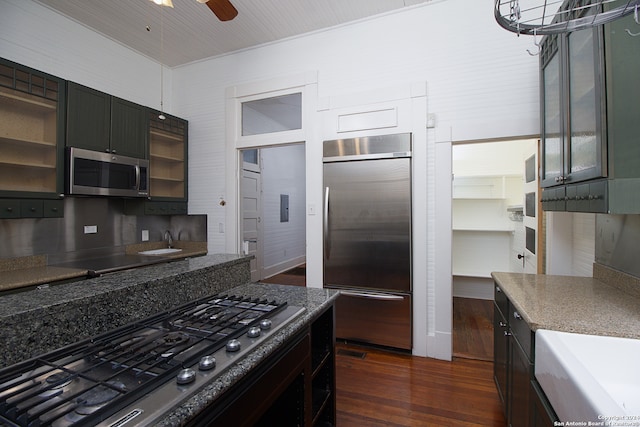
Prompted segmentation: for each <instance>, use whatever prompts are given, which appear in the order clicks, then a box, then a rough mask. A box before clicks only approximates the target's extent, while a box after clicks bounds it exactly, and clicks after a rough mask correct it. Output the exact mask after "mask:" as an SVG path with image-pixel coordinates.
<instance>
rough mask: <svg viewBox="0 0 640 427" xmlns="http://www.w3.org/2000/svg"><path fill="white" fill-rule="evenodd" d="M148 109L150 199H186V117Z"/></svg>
mask: <svg viewBox="0 0 640 427" xmlns="http://www.w3.org/2000/svg"><path fill="white" fill-rule="evenodd" d="M159 115H160V113H159V112H157V111H150V112H149V160H150V165H149V169H150V171H151V183H150V184H149V187H150V188H149V194H150V196H151V198H152V199H156V200H157V199H173V200H186V199H187V174H186V172H187V130H188V123H187V121H186V120H183V119H179V118H177V117H173V116H170V115H168V114H163V116H164V119H160V118H159Z"/></svg>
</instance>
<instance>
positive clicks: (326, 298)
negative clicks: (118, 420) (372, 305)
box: [157, 283, 338, 427]
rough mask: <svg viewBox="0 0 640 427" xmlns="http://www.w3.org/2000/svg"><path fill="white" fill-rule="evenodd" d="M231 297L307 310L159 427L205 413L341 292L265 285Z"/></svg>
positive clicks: (243, 288) (247, 287)
mask: <svg viewBox="0 0 640 427" xmlns="http://www.w3.org/2000/svg"><path fill="white" fill-rule="evenodd" d="M228 293H229V294H233V295H239V296H246V297H251V298H261V299H262V298H267V299H275V300H278V301H287V303H288V304H290V305H295V306H300V307H304V308H305V309H306V310H305V311H304V313H303V314H301V315H300V316H299V317H297V318H296V319H295V320H293V321H292V322H291V323H289V324H287V325H286V326H285V327H284V328H283V329H282V330H280V331H278V332H277V333H276V334H274V335H273V336H271V337H270V338H269V339H267V340H265V341H264V342H263V343H261V344H260V345H259V346H258V347H256V348H255V349H254V350H253V351H251V352H250V353H248V354H247V356H246V357H245V358H243V359H242V360H240V361H238V362H237V363H236V364H234V365H233V366H232V367H231V368H230V369H228V370H227V371H225V372H224V373H223V374H222V375H220V376H219V377H217V378H216V379H215V381H213V382H211V383H209V384H208V385H206V386H205V387H204V388H203V389H202V390H201V391H200V392H198V393H197V394H196V395H194V396H193V397H191V398H190V399H189V400H188V401H186V402H183V403H182V404H180V406H178V407H176V408H175V409H173V410H171V412H169V413H168V414H167V415H166V416H165V417H164V418H163V419H161V420H160V422H159V423H158V424H157V425H158V426H163V427H168V426H178V425H183V424H184V423H185V422H186V421H188V420H189V419H191V418H192V417H194V416H195V415H197V414H198V413H200V412H202V411H203V410H204V409H206V408H207V406H209V405H211V404H212V403H213V402H214V401H215V400H216V399H217V398H218V397H219V396H221V395H222V394H223V393H224V392H226V391H228V390H229V389H230V388H231V387H232V386H233V385H234V384H236V383H237V382H238V381H240V379H242V378H243V377H244V376H245V375H247V374H248V373H249V372H250V371H251V370H252V369H254V368H255V367H256V366H258V364H259V363H260V362H262V361H263V360H265V359H266V358H267V357H269V355H271V354H272V353H273V352H275V351H276V350H277V349H278V348H279V347H280V346H281V345H282V344H283V343H284V342H286V341H287V340H288V339H289V338H291V337H292V336H294V335H295V334H296V333H297V332H299V331H300V330H301V329H302V328H303V327H305V326H306V325H308V324H309V323H311V322H312V321H313V320H314V318H315V317H317V316H318V315H319V314H321V313H322V312H323V311H324V310H325V309H326V308H327V307H329V306H330V305H331V304H333V303H334V301H335V299H336V298H337V297H338V291H335V290H329V289H315V288H306V287H300V286H291V285H274V284H266V283H249V284H245V285H241V286H238V287H236V288H233V289H230V290H229V291H228Z"/></svg>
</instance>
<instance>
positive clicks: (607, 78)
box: [540, 0, 640, 214]
mask: <svg viewBox="0 0 640 427" xmlns="http://www.w3.org/2000/svg"><path fill="white" fill-rule="evenodd" d="M581 1H582V2H588V1H589V0H581ZM621 1H622V0H618V1H616V2H614V3H612V4H610V5H608V6H607V7H617V6H619V5H620V4H622V3H620V2H621ZM579 3H580V2H579ZM567 4H568V2H565V5H567ZM571 6H572V7H574V8H575V7H576V5H575V2H571ZM587 9H588V8H585V10H587ZM632 15H633V14H631V15H628V16H627V17H625V18H622V19H618V20H616V21H613V22H612V23H609V24H606V25H601V26H597V27H595V28H590V29H584V30H580V31H574V32H569V33H566V34H560V35H549V36H546V37H545V39H544V40H543V42H542V50H541V55H540V79H541V109H542V112H541V133H542V138H541V147H540V151H541V158H542V162H541V169H540V182H541V186H542V187H543V194H542V207H543V209H544V210H548V211H554V210H555V211H570V212H596V213H598V212H600V213H620V214H627V213H628V214H633V213H640V168H639V167H638V164H640V121H639V120H637V115H636V114H634V112H635V111H637V109H638V107H639V106H640V88H639V87H638V85H637V84H636V82H635V80H636V78H637V76H638V75H640V43H638V42H637V39H633V37H631V36H630V35H629V34H628V33H627V32H626V31H625V29H628V28H633V27H634V26H636V24H635V21H634V20H633V19H634V18H633V16H632ZM560 189H561V190H560Z"/></svg>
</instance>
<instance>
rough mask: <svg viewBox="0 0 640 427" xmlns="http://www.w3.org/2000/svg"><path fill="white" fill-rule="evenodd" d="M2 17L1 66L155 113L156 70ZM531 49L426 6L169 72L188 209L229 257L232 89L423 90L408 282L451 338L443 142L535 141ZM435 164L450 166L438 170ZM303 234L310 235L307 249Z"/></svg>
mask: <svg viewBox="0 0 640 427" xmlns="http://www.w3.org/2000/svg"><path fill="white" fill-rule="evenodd" d="M141 1H142V0H141ZM0 8H1V10H0V56H3V57H6V58H8V59H11V60H14V61H16V62H20V63H23V64H25V65H29V66H32V67H34V68H37V69H40V70H43V71H47V72H49V73H51V74H54V75H57V76H60V77H63V78H66V79H70V80H74V81H77V82H79V83H83V84H86V85H88V86H92V87H95V88H96V89H100V90H103V91H106V92H109V93H112V94H114V95H116V96H121V97H123V98H127V99H130V100H132V101H134V102H138V103H141V104H144V105H149V106H152V107H156V108H157V107H158V106H159V86H160V76H159V74H160V73H159V65H158V64H157V63H155V62H154V61H150V60H148V59H147V58H145V57H143V56H141V55H137V54H136V53H134V52H132V51H130V50H128V49H126V48H124V47H123V46H121V45H119V44H117V43H114V42H111V41H109V40H107V39H105V38H103V37H101V36H100V35H98V34H96V33H93V32H91V31H89V30H87V29H86V28H84V27H82V26H80V25H78V24H77V23H75V22H72V21H70V20H68V19H65V18H63V17H61V16H59V15H56V14H55V13H53V12H52V11H50V10H49V9H47V8H46V7H43V6H40V5H39V4H36V3H34V2H31V1H23V0H1V2H0ZM532 43H533V41H532V38H530V37H524V36H523V37H516V36H515V35H514V34H512V33H509V32H507V31H505V30H503V29H501V28H500V27H499V26H498V25H497V24H496V23H495V22H494V19H493V1H492V0H474V1H465V0H446V1H437V0H435V1H432V2H429V3H426V4H424V5H421V6H418V7H412V8H407V9H406V10H404V11H401V12H396V13H390V14H386V15H383V16H380V17H377V18H373V19H367V20H363V21H361V22H357V23H354V24H351V25H345V26H340V27H337V28H333V29H329V30H326V31H320V32H317V33H313V34H309V35H307V36H303V37H297V38H292V39H289V40H285V41H283V42H279V43H273V44H269V45H266V46H262V47H259V48H256V49H249V50H246V51H242V52H237V53H235V54H230V55H226V56H221V57H218V58H213V59H210V60H205V61H201V62H198V63H193V64H190V65H186V66H183V67H180V68H176V69H173V70H171V71H169V70H167V72H165V80H166V82H165V97H166V100H165V110H166V111H167V112H169V113H172V114H175V115H178V116H181V117H184V118H186V119H188V120H189V122H190V128H189V137H190V141H189V151H190V152H189V161H190V162H189V195H190V202H189V212H190V213H205V214H207V215H208V222H209V226H208V230H209V234H208V241H209V251H210V252H214V253H215V252H223V251H226V250H229V248H228V247H227V245H228V243H227V242H228V241H233V239H231V240H228V239H226V236H225V233H229V232H234V231H232V230H226V227H225V224H226V223H227V211H226V210H225V208H224V207H222V206H221V205H220V203H219V202H220V199H224V198H225V193H226V188H227V186H226V184H227V183H226V178H225V176H226V172H227V171H226V168H227V167H235V165H229V164H228V160H227V158H226V155H225V123H226V121H225V119H226V114H227V112H226V111H225V91H226V89H227V88H228V87H232V86H236V85H242V84H246V83H249V82H256V81H263V80H265V79H274V78H281V79H283V80H285V81H286V77H287V76H290V75H299V74H303V73H308V72H310V71H311V72H314V73H315V74H316V75H317V89H316V90H317V98H318V99H340V98H346V97H349V95H350V94H352V93H365V92H376V91H385V90H387V89H386V88H395V87H408V86H409V85H411V84H412V83H414V82H425V81H426V82H427V94H426V95H427V96H426V99H427V103H428V106H427V109H428V112H429V113H430V114H431V116H430V117H431V118H432V119H433V120H434V126H433V127H431V128H430V129H429V132H428V136H427V138H428V141H427V142H428V146H427V147H425V149H424V151H423V153H424V155H425V156H426V157H425V158H424V159H422V160H421V161H423V162H424V164H425V165H427V166H426V170H422V171H420V173H424V174H425V175H427V177H428V179H425V180H424V181H426V182H427V184H426V185H425V186H424V187H423V188H416V189H415V191H423V192H425V193H426V201H425V202H420V204H419V206H418V207H417V211H416V212H415V213H414V218H416V221H421V218H422V221H424V222H423V224H426V225H425V226H424V227H425V229H426V239H427V243H426V244H424V248H425V252H420V256H423V255H424V258H425V263H424V265H425V266H427V267H426V268H427V277H426V278H421V280H420V284H418V285H417V286H420V287H421V288H420V289H419V290H418V291H419V294H420V295H424V299H421V301H419V304H422V310H421V313H420V315H421V316H422V317H419V324H418V325H417V327H416V329H414V333H418V334H420V335H421V336H420V337H418V338H419V340H420V342H423V336H422V335H423V334H428V335H429V336H430V337H432V336H434V334H435V335H437V334H438V333H442V334H443V335H446V334H447V333H449V334H450V320H451V313H450V311H451V307H450V304H449V302H450V301H449V300H450V294H451V281H450V277H451V274H450V262H451V261H450V252H449V254H447V253H446V252H447V249H448V248H450V243H451V242H450V238H451V236H450V232H447V230H446V229H447V227H449V228H448V229H449V230H450V206H449V207H447V206H446V197H447V195H448V197H449V198H450V183H451V181H450V179H448V178H450V142H451V141H463V140H477V139H493V138H502V137H513V136H523V135H535V134H537V133H538V132H539V117H538V116H539V106H538V104H539V103H538V97H539V93H538V69H537V67H538V59H537V57H531V56H529V55H528V54H527V52H526V49H527V48H531V46H532ZM328 107H331V106H330V105H328ZM416 111H417V110H416ZM311 120H313V118H312V117H311ZM416 131H417V132H421V133H424V132H425V130H424V129H416ZM310 135H312V136H311V137H309V138H307V141H306V142H307V156H306V158H307V165H306V166H307V173H308V175H307V181H308V182H307V189H309V188H315V189H318V191H320V188H321V175H320V173H318V171H320V170H321V158H319V157H320V156H318V154H319V153H320V151H319V144H320V143H321V141H322V139H323V137H324V135H322V134H321V133H320V132H315V133H314V132H311V134H310ZM316 157H318V158H316ZM437 159H440V160H437ZM442 159H444V161H445V162H448V163H449V164H448V165H446V164H442V165H439V164H437V161H441V160H442ZM447 159H448V160H447ZM438 171H440V172H442V173H439V172H438ZM447 171H449V172H447ZM309 180H311V182H309ZM424 181H423V182H424ZM443 197H444V199H443ZM307 200H308V201H309V200H312V201H314V203H316V202H317V201H318V200H319V201H321V196H320V195H319V194H315V192H314V193H313V194H310V193H309V191H308V192H307ZM317 205H318V206H320V205H321V203H317ZM233 222H235V220H234V221H233ZM318 223H319V221H318V220H317V218H314V220H313V221H310V219H309V217H307V227H308V228H307V242H308V247H307V259H308V260H309V259H312V260H313V265H308V272H309V274H311V277H310V280H311V281H312V282H313V283H316V284H317V283H321V280H322V278H321V268H320V267H319V266H318V265H315V264H317V263H318V260H321V259H322V258H321V251H322V247H321V246H322V245H321V240H320V239H319V237H318V235H319V232H318V230H317V229H315V228H317V227H315V225H317V224H318ZM219 224H222V227H219ZM309 224H312V225H313V229H312V230H309ZM220 230H222V232H220ZM310 235H311V236H315V237H313V238H312V239H309V236H310ZM418 243H420V244H421V245H422V244H423V242H418ZM436 249H444V250H443V251H441V252H438V251H437V250H436ZM421 251H422V249H421ZM439 269H440V270H439ZM446 271H448V274H445V273H446ZM443 272H444V273H443ZM422 279H424V280H422ZM425 312H428V316H426V315H424V313H425ZM436 341H437V340H436ZM430 342H431V341H430ZM434 342H435V341H434ZM443 342H446V340H445V341H443ZM429 345H431V344H429ZM435 347H437V348H434V346H431V348H430V349H426V350H425V349H424V348H421V349H420V350H419V351H418V354H429V355H437V356H438V357H444V358H446V357H447V354H449V356H450V348H449V349H447V348H440V347H439V346H438V345H437V344H436V345H435Z"/></svg>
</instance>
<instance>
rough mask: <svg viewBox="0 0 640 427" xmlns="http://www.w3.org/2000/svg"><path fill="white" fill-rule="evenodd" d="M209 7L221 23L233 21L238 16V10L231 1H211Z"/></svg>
mask: <svg viewBox="0 0 640 427" xmlns="http://www.w3.org/2000/svg"><path fill="white" fill-rule="evenodd" d="M207 6H209V9H211V11H212V12H213V13H215V14H216V16H217V17H218V19H219V20H221V21H231V20H232V19H233V18H235V17H236V16H237V15H238V10H237V9H236V8H235V7H233V5H232V4H231V2H230V1H229V0H209V1H208V2H207Z"/></svg>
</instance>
